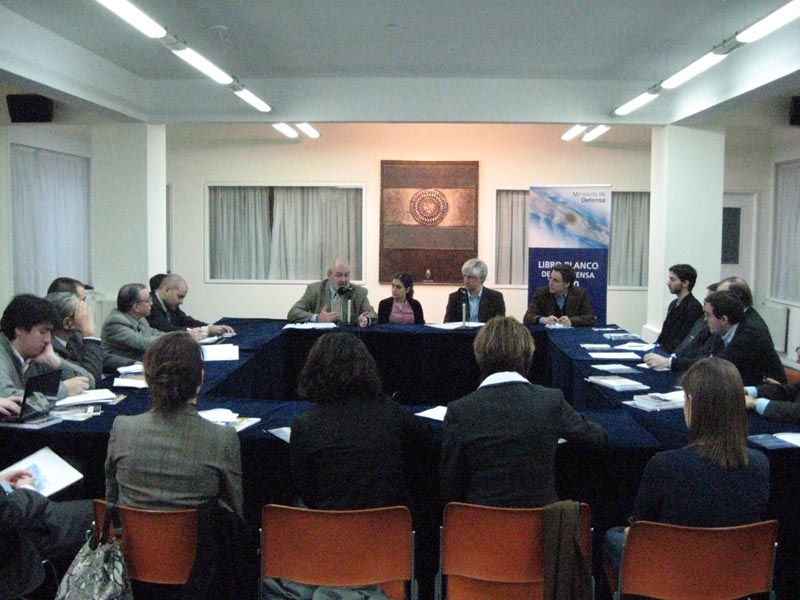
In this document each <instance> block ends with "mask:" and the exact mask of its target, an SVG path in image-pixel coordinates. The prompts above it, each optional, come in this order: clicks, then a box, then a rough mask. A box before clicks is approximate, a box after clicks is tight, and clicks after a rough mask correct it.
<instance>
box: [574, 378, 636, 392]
mask: <svg viewBox="0 0 800 600" xmlns="http://www.w3.org/2000/svg"><path fill="white" fill-rule="evenodd" d="M586 381H588V382H589V383H596V384H597V385H602V386H603V387H607V388H611V389H612V390H614V391H616V392H629V391H633V390H649V389H650V387H649V386H647V385H645V384H643V383H639V382H638V381H634V380H633V379H628V378H627V377H620V376H619V375H592V376H591V377H587V378H586Z"/></svg>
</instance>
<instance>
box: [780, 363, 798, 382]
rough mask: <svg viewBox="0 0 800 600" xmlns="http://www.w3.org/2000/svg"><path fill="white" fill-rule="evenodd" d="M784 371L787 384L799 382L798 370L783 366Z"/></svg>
mask: <svg viewBox="0 0 800 600" xmlns="http://www.w3.org/2000/svg"><path fill="white" fill-rule="evenodd" d="M783 371H784V373H786V379H787V380H788V382H789V385H792V384H795V383H798V382H800V371H798V370H797V369H790V368H789V367H784V369H783Z"/></svg>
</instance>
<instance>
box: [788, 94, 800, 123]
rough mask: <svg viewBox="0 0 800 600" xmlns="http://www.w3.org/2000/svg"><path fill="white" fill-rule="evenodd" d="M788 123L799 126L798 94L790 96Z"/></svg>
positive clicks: (799, 107) (799, 101) (799, 97)
mask: <svg viewBox="0 0 800 600" xmlns="http://www.w3.org/2000/svg"><path fill="white" fill-rule="evenodd" d="M789 125H798V126H800V96H792V103H791V104H790V105H789Z"/></svg>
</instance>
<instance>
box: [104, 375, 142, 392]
mask: <svg viewBox="0 0 800 600" xmlns="http://www.w3.org/2000/svg"><path fill="white" fill-rule="evenodd" d="M112 386H113V387H128V388H136V389H143V388H146V387H147V382H146V381H145V380H144V379H134V378H133V377H115V378H114V383H113V384H112Z"/></svg>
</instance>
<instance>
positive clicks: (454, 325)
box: [425, 321, 483, 330]
mask: <svg viewBox="0 0 800 600" xmlns="http://www.w3.org/2000/svg"><path fill="white" fill-rule="evenodd" d="M461 325H462V323H461V321H457V322H455V323H425V326H426V327H433V328H434V329H448V330H450V329H459V328H460V327H461ZM466 326H467V327H483V323H477V322H475V321H467V325H466Z"/></svg>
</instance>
